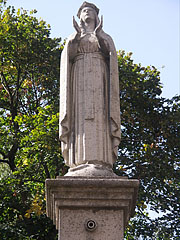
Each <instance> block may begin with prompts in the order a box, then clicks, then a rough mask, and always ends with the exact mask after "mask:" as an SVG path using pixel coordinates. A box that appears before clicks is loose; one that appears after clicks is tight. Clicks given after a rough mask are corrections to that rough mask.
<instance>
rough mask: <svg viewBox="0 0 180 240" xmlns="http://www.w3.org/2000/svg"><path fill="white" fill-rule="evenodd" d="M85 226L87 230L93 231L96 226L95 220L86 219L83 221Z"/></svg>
mask: <svg viewBox="0 0 180 240" xmlns="http://www.w3.org/2000/svg"><path fill="white" fill-rule="evenodd" d="M85 228H86V230H87V231H90V232H93V231H94V230H96V228H97V223H96V221H95V220H92V219H88V220H86V221H85Z"/></svg>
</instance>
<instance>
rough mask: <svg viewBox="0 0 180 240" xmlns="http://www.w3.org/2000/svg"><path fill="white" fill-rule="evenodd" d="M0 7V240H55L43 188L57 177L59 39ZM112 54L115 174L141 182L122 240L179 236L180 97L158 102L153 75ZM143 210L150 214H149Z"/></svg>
mask: <svg viewBox="0 0 180 240" xmlns="http://www.w3.org/2000/svg"><path fill="white" fill-rule="evenodd" d="M5 2H6V1H0V17H1V22H0V45H1V48H0V59H1V61H0V77H1V78H0V136H1V138H0V179H1V182H0V192H1V194H0V239H3V240H6V239H7V240H17V239H19V240H21V239H22V240H30V239H31V240H33V239H34V240H46V239H47V240H49V239H52V240H55V239H57V231H56V230H55V227H54V226H53V224H52V222H51V221H50V219H49V218H47V217H46V215H45V193H44V182H45V179H46V178H55V177H56V176H57V175H59V174H60V175H64V173H65V172H66V171H67V167H66V166H64V163H63V159H62V156H61V152H60V145H59V140H58V112H59V107H58V99H59V59H60V54H61V51H62V48H63V44H60V39H52V38H50V27H49V26H48V25H47V24H46V23H45V22H44V21H43V20H38V19H37V18H35V17H34V14H35V13H36V11H35V10H33V11H31V12H30V13H28V12H27V11H25V10H23V9H18V11H16V10H15V9H14V8H13V7H7V6H6V4H5ZM131 55H132V54H127V55H125V53H124V52H123V51H121V52H119V53H118V64H119V79H120V98H121V120H122V141H121V144H120V148H119V159H118V161H117V163H116V164H115V165H114V171H115V172H116V173H117V174H118V175H120V176H128V177H129V178H137V179H139V180H140V190H139V195H138V202H137V208H136V215H135V217H134V218H133V219H132V220H131V221H130V223H129V226H128V228H127V230H126V234H125V239H129V240H137V239H156V240H160V239H163V240H166V239H168V240H170V239H173V240H174V239H179V237H180V217H179V212H180V205H179V204H180V201H179V199H180V182H179V179H180V171H179V170H180V163H179V156H180V141H179V136H180V122H179V119H180V97H179V96H175V97H173V98H172V99H165V98H162V97H161V96H160V94H161V90H162V86H161V83H160V73H159V71H157V69H156V68H155V67H150V66H148V67H142V66H141V65H140V64H135V63H134V62H133V60H132V59H131ZM150 210H152V211H153V212H156V216H153V217H152V216H151V214H150Z"/></svg>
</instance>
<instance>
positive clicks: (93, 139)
mask: <svg viewBox="0 0 180 240" xmlns="http://www.w3.org/2000/svg"><path fill="white" fill-rule="evenodd" d="M104 35H105V34H104ZM106 36H108V35H105V38H107V39H108V41H109V45H110V44H111V43H112V40H111V39H110V40H109V37H106ZM108 41H107V42H108ZM107 48H108V45H107ZM112 49H113V52H112V54H113V53H114V57H113V58H114V59H115V60H114V62H113V64H112V71H113V72H114V73H113V74H112V76H115V77H114V80H112V81H111V82H112V83H110V64H109V63H110V57H109V55H108V56H105V55H104V50H103V51H102V49H101V47H100V45H99V42H98V39H97V37H96V36H95V35H94V34H93V33H87V34H85V35H84V36H83V37H81V38H80V40H78V44H77V42H76V45H75V46H73V42H69V43H67V44H66V46H65V49H64V50H63V51H64V53H63V54H62V57H61V62H62V63H61V86H60V90H61V93H60V140H61V146H62V153H63V156H64V158H65V162H66V164H67V165H68V166H70V167H75V166H78V165H80V164H84V163H95V164H96V163H97V162H101V163H104V164H110V165H111V166H112V164H113V163H114V162H115V161H116V159H117V148H118V144H119V142H120V113H119V111H120V109H119V93H118V92H119V86H118V72H117V69H116V68H117V57H116V51H115V50H114V49H115V48H114V45H113V43H112ZM106 53H108V54H109V52H108V51H107V52H106ZM68 59H69V60H68ZM68 63H69V64H68ZM113 67H114V69H113ZM66 68H67V70H66ZM68 74H69V75H68ZM68 76H69V77H68ZM68 79H69V80H68ZM110 85H111V86H110ZM110 89H112V90H111V96H110ZM110 98H111V99H110ZM61 99H62V100H61ZM110 102H112V106H110ZM110 107H111V108H112V111H111V113H110Z"/></svg>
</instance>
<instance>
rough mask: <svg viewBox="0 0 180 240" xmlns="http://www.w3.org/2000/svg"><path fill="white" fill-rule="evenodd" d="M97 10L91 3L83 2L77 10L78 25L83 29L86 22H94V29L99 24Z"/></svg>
mask: <svg viewBox="0 0 180 240" xmlns="http://www.w3.org/2000/svg"><path fill="white" fill-rule="evenodd" d="M98 14H99V8H97V7H96V6H95V5H94V4H93V3H88V2H84V3H83V4H82V5H81V7H80V8H79V10H78V13H77V16H78V18H79V19H80V25H81V27H82V28H83V25H84V22H86V21H88V20H94V21H95V27H96V26H97V25H98V24H99V18H98Z"/></svg>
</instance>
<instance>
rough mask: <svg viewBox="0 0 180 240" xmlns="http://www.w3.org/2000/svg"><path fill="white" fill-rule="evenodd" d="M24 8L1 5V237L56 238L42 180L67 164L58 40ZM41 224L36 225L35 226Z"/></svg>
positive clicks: (51, 176)
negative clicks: (62, 147)
mask: <svg viewBox="0 0 180 240" xmlns="http://www.w3.org/2000/svg"><path fill="white" fill-rule="evenodd" d="M35 12H36V11H35V10H33V11H31V12H30V13H28V12H27V11H25V10H23V9H18V11H17V12H16V11H15V9H14V7H10V6H9V7H6V5H5V4H4V3H1V8H0V17H1V22H0V45H1V47H2V48H1V49H0V59H1V61H0V77H1V78H0V89H1V91H0V134H1V141H0V163H1V166H3V167H1V169H2V170H4V169H5V170H6V174H4V176H2V181H1V184H0V188H1V192H2V194H1V196H0V204H1V210H0V223H1V225H0V238H1V239H43V240H44V239H56V237H57V232H56V230H55V227H54V226H53V225H52V223H51V221H50V220H49V219H48V218H47V217H46V215H45V199H44V182H45V179H46V178H53V177H55V176H57V175H59V172H60V169H62V168H63V166H64V164H63V162H62V157H61V153H60V147H59V141H58V111H59V110H58V97H57V96H58V95H59V90H58V88H59V86H58V85H59V57H60V52H61V45H60V39H58V38H57V39H52V38H50V27H49V26H48V25H47V24H46V23H45V22H44V21H43V20H40V21H39V20H38V19H37V18H35V17H34V16H33V14H35ZM37 223H38V224H37Z"/></svg>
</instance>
